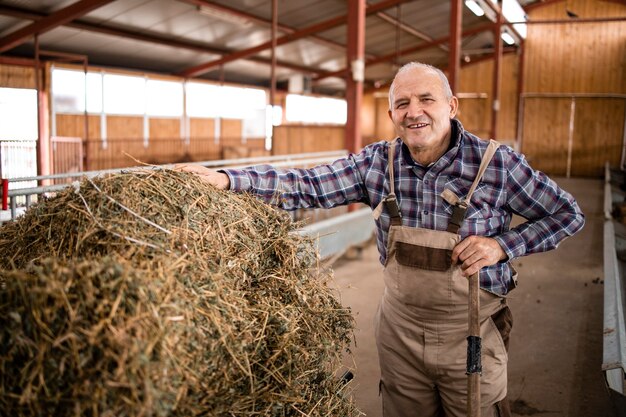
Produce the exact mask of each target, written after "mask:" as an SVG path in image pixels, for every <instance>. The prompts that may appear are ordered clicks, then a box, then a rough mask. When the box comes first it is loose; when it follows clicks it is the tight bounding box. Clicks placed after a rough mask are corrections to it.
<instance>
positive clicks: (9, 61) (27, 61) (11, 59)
mask: <svg viewBox="0 0 626 417" xmlns="http://www.w3.org/2000/svg"><path fill="white" fill-rule="evenodd" d="M0 65H18V66H21V67H34V66H35V60H34V59H32V58H21V57H16V56H7V55H0Z"/></svg>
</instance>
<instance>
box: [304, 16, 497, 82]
mask: <svg viewBox="0 0 626 417" xmlns="http://www.w3.org/2000/svg"><path fill="white" fill-rule="evenodd" d="M492 29H493V23H487V24H484V25H481V26H477V27H475V28H472V29H467V30H465V31H463V33H462V34H461V36H469V35H473V34H475V33H480V32H484V31H486V30H492ZM449 40H450V36H445V37H443V38H439V39H435V40H433V41H431V42H424V43H421V44H419V45H417V46H412V47H410V48H405V49H402V50H401V51H399V52H392V53H389V54H387V55H383V56H380V57H378V58H374V59H368V60H367V61H365V65H366V67H367V65H374V64H379V63H381V62H387V61H392V60H393V59H395V58H396V57H397V56H402V55H408V54H411V53H413V52H418V51H421V50H424V49H428V48H432V47H434V46H438V45H441V44H442V43H445V42H448V41H449ZM346 71H348V69H347V68H344V69H341V70H339V71H333V72H329V73H327V74H325V75H320V76H318V77H315V81H319V80H321V79H324V78H328V77H342V76H343V75H344V74H345V73H346Z"/></svg>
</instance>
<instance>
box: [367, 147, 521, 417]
mask: <svg viewBox="0 0 626 417" xmlns="http://www.w3.org/2000/svg"><path fill="white" fill-rule="evenodd" d="M497 146H498V144H497V142H495V143H492V144H491V145H490V146H489V148H488V149H489V150H488V152H486V154H485V155H484V156H483V161H482V163H481V169H479V172H478V174H477V177H476V178H475V180H474V184H473V186H472V187H471V189H470V194H468V196H467V197H466V199H465V201H466V203H469V199H470V198H471V193H472V192H473V190H474V189H475V186H476V185H477V184H478V182H479V181H480V179H481V178H482V175H483V173H484V169H485V168H486V166H487V165H488V164H489V161H490V160H491V158H492V156H493V152H495V149H497ZM389 155H390V156H389V177H390V194H389V196H388V197H387V198H386V203H385V205H386V207H387V210H388V212H389V214H390V216H391V228H390V230H389V236H388V242H387V260H386V263H385V268H384V278H385V287H386V288H385V292H384V295H383V297H382V300H381V304H380V307H379V310H378V314H377V317H376V323H375V330H376V342H377V347H378V354H379V360H380V367H381V381H380V391H381V394H382V400H383V416H384V417H436V416H440V415H441V413H442V412H443V413H445V416H446V417H465V416H466V403H467V375H466V373H465V371H466V358H467V340H466V338H467V335H468V279H467V278H466V277H464V276H462V274H461V268H460V266H459V265H452V264H451V254H452V249H453V248H454V246H455V245H456V244H457V243H459V242H460V240H461V237H460V236H459V235H458V234H457V233H456V232H457V231H458V228H459V227H460V225H461V223H462V216H463V215H464V212H463V215H462V216H461V219H460V220H461V221H458V220H459V219H456V223H457V224H456V225H455V224H452V223H451V226H450V227H449V228H448V230H449V231H445V232H442V231H436V230H428V229H421V228H415V227H405V226H402V224H401V217H400V213H399V210H398V206H397V203H396V201H395V194H394V174H393V155H394V149H393V145H391V146H390V149H389ZM390 202H391V204H390ZM394 204H395V207H393V205H394ZM453 217H454V216H453ZM453 221H454V219H453ZM450 230H451V231H450ZM452 231H454V232H452ZM480 292H481V294H480V306H481V309H480V322H481V325H480V333H481V337H482V376H481V379H480V381H481V383H480V390H481V412H482V417H490V416H501V415H502V416H504V415H506V414H507V413H506V412H504V411H503V410H501V405H500V404H496V403H498V402H499V401H501V400H503V399H504V398H505V396H506V391H507V349H506V348H507V346H506V343H505V341H506V342H508V329H510V320H505V321H507V324H506V325H504V326H499V327H500V329H498V327H497V326H496V323H495V322H494V318H495V320H496V321H498V322H502V316H503V314H502V313H503V312H504V311H505V310H506V315H507V316H508V317H509V319H510V312H509V310H508V307H506V302H505V299H504V298H502V297H499V296H497V295H495V294H492V293H489V292H487V291H485V290H482V289H481V290H480ZM492 316H493V317H492ZM507 326H508V329H504V330H505V331H506V336H504V337H505V339H506V340H503V334H501V331H502V330H503V329H502V327H507ZM499 330H500V331H499Z"/></svg>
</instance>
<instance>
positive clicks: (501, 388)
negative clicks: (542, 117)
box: [184, 63, 584, 417]
mask: <svg viewBox="0 0 626 417" xmlns="http://www.w3.org/2000/svg"><path fill="white" fill-rule="evenodd" d="M389 104H390V107H389V112H388V113H389V117H390V118H391V120H392V122H393V124H394V126H395V129H396V133H397V135H398V138H396V139H394V140H392V141H391V142H386V141H381V142H378V143H374V144H371V145H369V146H367V147H365V148H364V149H363V150H362V151H361V152H360V153H359V154H356V155H350V156H348V157H346V158H342V159H339V160H337V161H335V162H333V163H331V164H329V165H322V166H318V167H315V168H311V169H284V170H279V169H274V168H272V167H271V166H269V165H260V166H255V167H252V168H248V169H243V170H224V171H222V172H216V171H211V170H208V169H205V168H200V167H186V168H184V169H187V170H190V171H192V172H195V173H197V174H198V175H200V176H201V177H202V178H203V179H205V180H206V181H209V182H211V183H213V184H214V185H216V186H218V187H220V188H224V189H228V188H230V189H232V190H237V191H249V192H251V193H254V194H255V195H257V196H258V197H260V198H262V199H264V200H265V201H267V202H270V203H276V204H278V205H279V206H280V207H282V208H284V209H287V210H292V209H297V208H306V207H325V208H330V207H334V206H338V205H342V204H348V203H351V202H362V203H365V204H368V205H369V206H370V207H371V208H372V209H373V210H374V217H375V219H376V227H377V244H378V250H379V252H380V261H381V263H382V264H383V265H384V273H383V275H384V280H385V292H384V295H383V297H382V300H381V303H380V306H379V310H378V314H377V319H376V339H377V346H378V354H379V360H380V367H381V381H380V392H381V394H382V399H383V414H384V416H385V417H404V416H406V417H409V416H413V417H418V416H419V417H430V416H433V417H434V416H438V415H441V413H442V412H443V413H444V414H445V415H446V416H449V417H461V416H465V412H466V396H467V383H466V380H467V377H466V374H465V371H466V368H465V365H466V362H465V361H466V336H467V299H468V290H467V287H468V285H467V278H466V277H469V276H471V275H472V274H474V273H479V280H480V287H481V294H480V298H481V300H480V301H481V310H480V321H481V325H480V333H481V337H482V345H483V346H482V356H483V357H482V365H483V372H482V377H481V387H480V389H481V393H482V398H481V408H482V410H481V411H482V415H483V416H485V417H487V416H505V415H508V414H509V411H508V406H507V405H506V401H505V399H506V398H505V397H506V387H507V374H506V373H507V345H508V336H509V331H510V328H511V325H512V318H511V313H510V310H509V308H508V307H507V305H506V295H507V294H508V293H509V292H510V291H511V290H512V289H513V288H515V286H516V273H515V271H514V270H513V268H512V266H511V264H510V261H511V260H512V259H514V258H517V257H520V256H524V255H528V254H531V253H537V252H543V251H547V250H550V249H554V248H556V247H557V245H558V244H559V242H561V241H562V240H563V239H565V238H566V237H568V236H571V235H573V234H574V233H576V232H577V231H579V230H580V229H581V228H582V226H583V224H584V217H583V214H582V213H581V211H580V209H579V207H578V205H577V203H576V201H575V200H574V198H573V197H572V196H571V195H570V194H568V193H567V192H565V191H564V190H562V189H561V188H559V187H558V186H557V184H556V183H555V182H554V181H552V180H551V179H550V178H548V177H547V176H546V175H545V174H543V173H541V172H539V171H535V170H533V169H532V168H531V167H530V166H529V165H528V163H527V162H526V160H525V159H524V157H523V156H521V155H519V154H517V153H515V152H514V151H513V150H512V149H511V148H509V147H506V146H499V145H498V143H497V142H495V141H484V140H481V139H479V138H478V137H476V136H474V135H472V134H471V133H469V132H466V131H465V130H464V129H463V126H462V125H461V123H460V122H459V121H457V120H456V119H454V117H455V115H456V112H457V106H458V101H457V99H456V97H454V96H453V95H452V92H451V90H450V86H449V84H448V80H447V79H446V76H445V74H443V73H442V72H441V71H440V70H438V69H436V68H434V67H431V66H429V65H425V64H421V63H409V64H406V65H405V66H403V67H402V68H400V70H399V71H398V73H397V74H396V77H395V79H394V82H393V84H392V85H391V87H390V89H389ZM277 193H278V194H279V196H280V198H276V196H277ZM512 214H518V215H520V216H522V217H524V218H525V219H527V221H526V222H525V223H523V224H521V225H519V226H517V227H515V228H513V229H510V228H509V225H510V221H511V216H512Z"/></svg>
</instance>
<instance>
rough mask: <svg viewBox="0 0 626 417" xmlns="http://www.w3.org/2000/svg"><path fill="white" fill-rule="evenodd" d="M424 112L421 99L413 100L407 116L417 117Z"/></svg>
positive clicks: (408, 107)
mask: <svg viewBox="0 0 626 417" xmlns="http://www.w3.org/2000/svg"><path fill="white" fill-rule="evenodd" d="M422 114H423V108H422V105H421V103H420V102H419V100H411V101H410V102H409V105H408V106H407V110H406V117H409V118H415V117H419V116H421V115H422Z"/></svg>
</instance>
